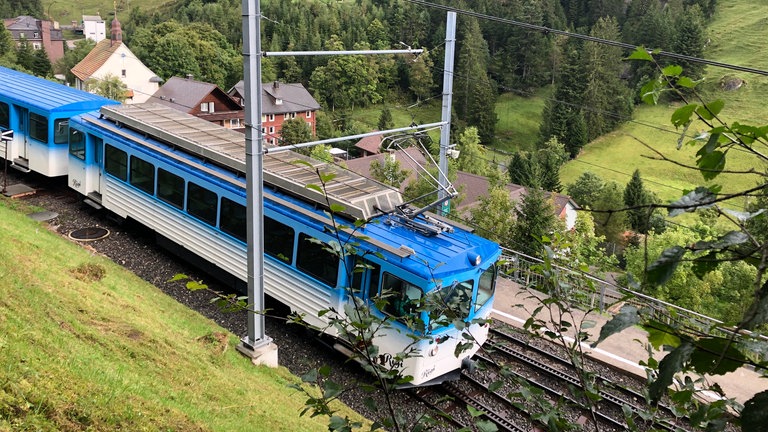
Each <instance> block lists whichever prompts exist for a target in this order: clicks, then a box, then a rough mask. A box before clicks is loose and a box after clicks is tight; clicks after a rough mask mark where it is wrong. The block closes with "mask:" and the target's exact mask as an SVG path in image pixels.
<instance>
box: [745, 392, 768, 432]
mask: <svg viewBox="0 0 768 432" xmlns="http://www.w3.org/2000/svg"><path fill="white" fill-rule="evenodd" d="M741 430H745V431H753V432H766V431H768V390H764V391H762V392H760V393H758V394H756V395H754V396H752V399H750V400H748V401H747V403H745V404H744V409H742V410H741Z"/></svg>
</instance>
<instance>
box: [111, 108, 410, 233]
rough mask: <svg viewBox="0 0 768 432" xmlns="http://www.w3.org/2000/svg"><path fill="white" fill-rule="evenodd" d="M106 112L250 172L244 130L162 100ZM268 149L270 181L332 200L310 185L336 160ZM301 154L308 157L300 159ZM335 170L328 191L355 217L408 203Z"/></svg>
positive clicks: (333, 200)
mask: <svg viewBox="0 0 768 432" xmlns="http://www.w3.org/2000/svg"><path fill="white" fill-rule="evenodd" d="M101 113H102V114H103V115H105V116H106V117H108V118H110V119H112V120H114V121H116V122H118V123H120V124H122V125H125V126H127V127H129V128H131V129H135V130H139V131H142V132H143V133H146V134H148V135H150V136H153V137H156V138H158V139H160V140H161V141H164V142H166V143H168V144H170V145H172V146H177V147H179V148H182V149H184V150H185V151H187V152H189V153H191V154H194V155H197V156H199V157H201V158H204V159H207V160H210V161H212V162H214V163H217V164H219V165H222V166H224V167H227V168H229V169H231V170H233V171H235V172H238V173H241V174H243V175H244V174H245V165H246V155H245V137H244V135H243V134H242V133H240V132H235V131H233V130H231V129H227V128H224V127H221V126H219V125H217V124H215V123H211V122H209V121H206V120H203V119H200V118H198V117H195V116H191V115H189V114H186V113H183V112H181V111H178V110H175V109H172V108H169V107H167V106H165V105H161V104H157V103H142V104H131V105H119V106H118V105H114V106H104V107H102V109H101ZM266 153H267V156H265V157H264V159H263V162H264V182H265V183H267V184H269V185H272V186H275V187H279V188H281V189H284V190H286V191H289V192H290V193H292V194H294V195H298V196H301V197H303V198H305V199H308V200H311V201H313V202H316V203H318V204H321V205H325V204H326V196H324V195H323V194H322V193H321V192H320V191H318V190H316V189H312V188H307V185H308V184H319V182H320V179H319V177H318V175H317V171H316V170H320V171H321V172H327V171H329V170H330V169H331V167H330V164H328V163H325V162H321V161H317V160H314V159H311V158H308V157H305V156H303V155H300V154H298V153H293V152H280V153H274V154H269V153H268V149H267V152H266ZM297 160H301V161H303V162H302V163H297ZM309 166H311V169H310V167H309ZM333 172H334V173H335V175H336V176H335V177H334V178H333V179H331V180H330V181H328V182H327V184H326V185H325V193H326V195H327V198H328V199H329V200H330V201H331V203H335V204H339V205H341V206H343V207H344V209H345V210H344V213H345V214H347V215H348V216H350V217H353V218H356V219H366V220H367V219H370V218H371V217H373V216H375V215H377V214H381V213H383V212H390V211H392V210H394V208H395V207H396V206H398V205H400V204H402V203H403V199H402V196H401V194H400V192H399V191H398V190H396V189H394V188H391V187H388V186H386V185H383V184H381V183H379V182H377V181H374V180H371V179H369V178H366V177H363V176H361V175H358V174H355V173H353V172H351V171H348V170H339V169H333Z"/></svg>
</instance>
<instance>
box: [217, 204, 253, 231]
mask: <svg viewBox="0 0 768 432" xmlns="http://www.w3.org/2000/svg"><path fill="white" fill-rule="evenodd" d="M245 219H246V211H245V206H244V205H242V204H238V203H236V202H234V201H232V200H231V199H229V198H226V197H221V222H219V227H220V228H221V230H222V231H224V232H225V233H227V234H229V235H231V236H233V237H235V238H236V239H238V240H240V241H246V237H247V235H248V232H247V229H248V225H247V224H246V220H245Z"/></svg>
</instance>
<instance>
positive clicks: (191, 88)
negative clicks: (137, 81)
mask: <svg viewBox="0 0 768 432" xmlns="http://www.w3.org/2000/svg"><path fill="white" fill-rule="evenodd" d="M211 93H216V96H217V98H218V99H219V100H221V101H222V102H224V103H226V104H227V105H229V108H230V110H232V111H237V110H240V109H242V107H241V106H240V104H238V103H237V102H236V101H235V100H234V99H232V98H231V97H230V96H229V95H228V94H226V93H224V90H222V89H220V88H219V86H217V85H216V84H211V83H207V82H202V81H195V80H193V79H191V78H182V77H171V78H169V79H168V81H166V82H165V84H163V85H162V87H160V88H159V89H157V91H156V92H155V94H153V95H152V96H151V97H150V98H149V100H148V101H147V102H155V103H159V104H162V105H166V106H169V107H171V108H174V109H177V110H179V111H183V112H190V111H192V110H193V109H195V108H197V107H198V106H199V105H200V102H201V101H202V100H203V99H205V97H206V96H208V95H209V94H211Z"/></svg>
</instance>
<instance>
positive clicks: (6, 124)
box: [0, 102, 11, 129]
mask: <svg viewBox="0 0 768 432" xmlns="http://www.w3.org/2000/svg"><path fill="white" fill-rule="evenodd" d="M0 127H3V128H6V129H10V128H11V109H10V107H9V106H8V104H7V103H5V102H0Z"/></svg>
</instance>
